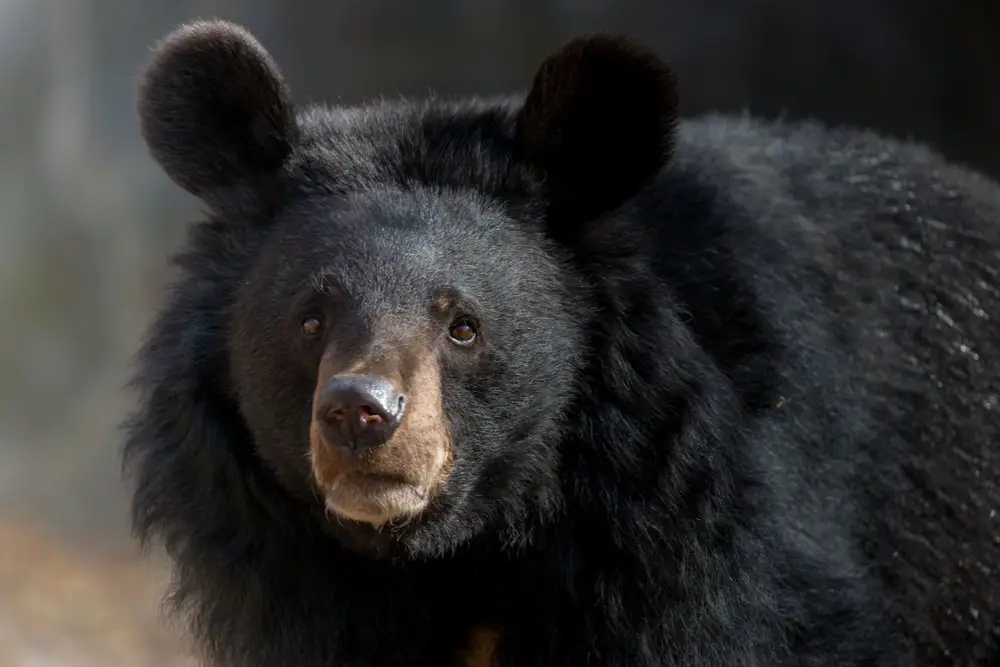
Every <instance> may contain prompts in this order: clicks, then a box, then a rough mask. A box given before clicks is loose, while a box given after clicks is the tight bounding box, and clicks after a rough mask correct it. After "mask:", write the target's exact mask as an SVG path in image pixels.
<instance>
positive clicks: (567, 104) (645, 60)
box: [515, 35, 677, 233]
mask: <svg viewBox="0 0 1000 667" xmlns="http://www.w3.org/2000/svg"><path fill="white" fill-rule="evenodd" d="M676 122H677V87H676V81H675V77H674V74H673V71H672V70H671V69H670V67H669V66H668V65H667V64H666V63H665V62H663V61H662V60H661V59H660V58H659V56H657V55H656V54H655V53H654V52H653V51H651V50H649V49H648V48H646V47H644V46H642V45H640V44H637V43H635V42H633V41H631V40H630V39H628V38H626V37H622V36H615V35H587V36H582V37H578V38H576V39H574V40H572V41H570V42H568V43H566V44H565V45H564V46H563V47H562V48H560V49H559V50H557V51H556V52H555V53H553V54H552V55H550V56H549V57H548V58H547V59H546V60H545V61H544V62H543V63H542V65H541V67H540V68H539V70H538V73H537V74H536V75H535V79H534V82H533V84H532V88H531V90H530V92H529V93H528V96H527V98H526V100H525V102H524V106H523V108H522V109H521V111H520V113H519V115H518V118H517V128H516V131H515V132H516V133H515V159H516V160H518V162H520V163H521V164H523V165H525V166H527V167H528V169H529V172H530V173H532V175H533V176H534V177H535V178H536V179H537V181H538V182H539V183H540V185H541V187H542V189H543V191H544V194H545V197H546V199H547V200H548V204H549V213H550V219H551V221H552V223H553V224H555V225H557V226H558V225H579V224H580V223H582V222H585V221H587V220H588V219H593V218H595V217H597V216H599V215H601V214H602V213H605V212H607V211H609V210H611V209H613V208H616V207H617V206H619V205H621V204H623V203H624V202H625V201H626V200H627V199H629V198H630V197H632V196H633V195H635V194H637V193H638V192H639V191H640V190H641V189H642V188H643V187H644V186H645V185H647V184H648V183H649V182H650V181H651V180H652V178H653V177H654V176H655V175H656V173H657V172H658V171H659V170H660V168H661V167H662V166H663V165H664V164H665V163H666V161H667V160H668V159H669V157H670V152H671V147H672V144H673V133H674V128H675V125H676ZM555 231H558V232H560V233H561V232H570V231H571V230H570V229H563V230H555Z"/></svg>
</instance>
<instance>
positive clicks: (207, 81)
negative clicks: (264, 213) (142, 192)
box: [138, 21, 298, 207]
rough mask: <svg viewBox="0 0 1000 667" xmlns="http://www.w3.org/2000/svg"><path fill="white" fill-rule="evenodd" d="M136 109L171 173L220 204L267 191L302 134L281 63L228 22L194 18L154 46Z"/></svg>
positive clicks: (157, 156) (144, 134) (145, 135)
mask: <svg viewBox="0 0 1000 667" xmlns="http://www.w3.org/2000/svg"><path fill="white" fill-rule="evenodd" d="M138 111H139V120H140V128H141V132H142V137H143V139H144V140H145V142H146V145H147V146H148V147H149V150H150V152H151V154H152V155H153V157H154V158H155V159H156V161H157V162H159V163H160V165H161V166H162V167H163V169H164V171H166V173H167V175H169V176H170V178H171V179H173V181H174V182H175V183H177V184H178V185H180V186H181V187H182V188H184V189H185V190H187V191H188V192H190V193H192V194H194V195H196V196H198V197H200V198H202V199H204V200H206V201H207V202H208V203H209V204H210V205H213V206H216V207H218V206H225V205H227V204H229V203H232V199H233V197H240V198H246V197H248V196H249V197H255V198H262V197H266V196H267V194H266V193H267V192H268V191H269V190H270V189H271V188H273V186H274V185H275V184H276V182H277V181H278V180H279V179H280V174H281V171H282V167H283V165H284V164H285V162H286V160H287V159H288V157H289V156H290V155H291V153H292V151H293V149H294V147H295V144H296V143H297V141H298V126H297V125H296V122H295V109H294V105H293V103H292V99H291V95H290V93H289V90H288V87H287V85H286V84H285V82H284V79H283V77H282V75H281V72H280V71H279V70H278V67H277V66H276V65H275V63H274V61H273V60H272V59H271V57H270V56H269V55H268V53H267V52H266V51H265V50H264V48H263V47H262V46H261V45H260V44H259V43H258V42H257V40H256V39H255V38H254V37H253V36H252V35H251V34H250V33H249V32H247V31H246V30H245V29H244V28H242V27H240V26H238V25H234V24H232V23H228V22H225V21H197V22H193V23H189V24H187V25H184V26H181V27H180V28H177V29H176V30H174V31H173V32H172V33H170V34H169V35H167V36H166V37H165V38H164V39H163V40H162V41H161V42H160V43H159V44H158V45H157V47H156V49H155V51H154V55H153V58H152V62H151V63H150V65H149V66H148V67H147V69H146V71H145V72H144V73H143V76H142V79H141V82H140V84H139V100H138ZM241 203H242V204H245V203H248V202H245V201H243V202H241ZM257 203H260V202H257Z"/></svg>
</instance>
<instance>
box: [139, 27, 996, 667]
mask: <svg viewBox="0 0 1000 667" xmlns="http://www.w3.org/2000/svg"><path fill="white" fill-rule="evenodd" d="M165 44H166V46H165V47H163V48H161V49H160V50H159V51H158V52H157V56H156V59H155V60H154V63H153V65H152V66H151V67H150V69H149V70H148V74H147V78H146V79H145V80H144V84H143V86H144V88H143V90H144V91H145V92H144V94H143V97H142V99H141V109H142V116H143V123H144V127H145V128H146V130H145V132H146V137H147V140H148V141H149V142H150V145H151V148H152V150H153V154H154V156H155V157H156V158H157V159H159V160H160V161H161V163H162V164H163V165H164V168H165V169H166V170H167V171H168V173H170V174H171V176H172V177H173V178H174V179H175V180H177V181H178V182H179V183H181V184H182V185H184V186H185V187H187V188H188V189H190V190H191V191H193V192H197V193H198V194H199V195H200V196H202V197H203V198H204V199H205V201H207V202H208V203H209V204H210V206H211V207H212V209H213V214H212V216H211V218H210V219H209V220H207V221H205V222H200V223H197V224H195V225H193V227H192V228H191V235H190V238H189V240H188V244H187V247H186V249H185V250H184V252H183V253H181V255H180V256H179V258H178V260H177V262H178V264H179V266H180V267H181V269H182V270H183V271H184V276H183V277H182V278H181V280H180V281H179V282H178V283H177V284H176V285H175V286H174V288H173V290H172V292H171V294H170V296H169V299H168V301H167V303H166V304H165V305H164V307H163V309H162V311H161V313H160V315H159V317H158V318H157V319H156V321H155V322H154V323H153V325H152V328H151V334H150V338H149V340H148V342H147V343H146V345H145V347H144V349H143V351H142V355H141V357H140V365H139V371H138V374H137V376H136V380H135V386H136V388H137V390H139V391H140V393H141V403H140V408H139V410H138V411H137V413H136V414H135V415H134V417H133V419H132V420H131V422H130V424H129V432H128V441H127V445H126V461H127V462H128V463H130V464H131V466H132V470H133V472H134V479H135V482H136V491H135V496H134V505H133V510H134V523H135V526H136V529H137V531H138V533H139V535H140V536H141V537H142V538H143V539H144V540H146V539H150V538H153V537H157V538H161V539H163V540H164V542H165V544H166V546H167V548H168V550H169V553H170V554H171V555H172V557H173V559H174V561H175V563H176V567H177V570H176V572H177V581H176V590H175V593H174V597H173V600H174V602H176V604H177V606H178V607H179V608H180V609H182V610H184V611H185V612H188V613H189V614H190V618H191V627H192V629H193V630H194V632H195V635H196V637H197V638H198V639H199V640H200V642H201V646H202V647H203V648H204V649H205V651H206V653H207V655H208V656H209V657H210V659H211V661H212V664H216V665H225V666H232V667H235V666H239V667H255V666H261V667H263V666H265V665H266V666H268V667H282V666H288V667H293V666H294V667H331V666H332V665H337V666H338V667H366V666H378V667H391V666H393V665H399V666H403V665H405V666H407V667H421V666H428V667H429V666H431V665H434V666H439V665H447V664H452V663H451V662H450V661H451V660H452V656H453V654H454V652H455V650H456V649H457V648H458V647H460V646H461V645H463V644H464V643H465V641H466V639H467V637H468V635H469V633H470V632H471V631H472V630H473V629H474V628H477V627H481V626H490V627H494V628H497V629H498V630H499V632H500V636H501V640H500V643H499V649H498V654H497V657H498V662H499V665H501V666H502V667H514V666H518V667H523V666H525V665H547V666H551V667H555V666H557V665H566V666H567V667H568V666H573V667H580V666H586V665H592V666H595V667H597V666H601V667H626V666H627V667H638V666H648V667H653V666H654V665H656V666H659V665H670V666H672V667H695V666H697V667H701V666H704V665H713V666H719V667H727V666H732V667H736V666H740V667H756V666H768V667H774V666H777V665H813V666H819V665H824V666H825V665H829V666H831V667H832V666H842V665H871V666H874V665H911V664H915V665H924V666H929V665H955V666H959V665H961V666H965V665H970V666H971V665H988V664H993V663H992V662H991V661H996V660H998V659H1000V622H998V614H1000V576H998V573H997V571H996V570H997V568H998V567H1000V482H998V478H1000V459H998V457H1000V454H998V449H997V447H996V445H995V443H996V442H997V441H998V439H1000V334H998V333H997V329H996V324H995V322H996V319H997V318H998V317H1000V222H998V221H1000V187H998V186H997V185H996V184H994V183H990V182H987V181H986V180H984V179H983V178H982V177H980V176H979V175H977V174H975V173H971V172H969V171H967V170H964V169H962V168H959V167H956V166H953V165H949V164H948V163H946V162H945V161H943V160H942V159H941V158H940V157H939V156H937V155H935V154H933V153H932V152H929V151H927V150H925V149H924V148H921V147H918V146H913V145H906V144H901V143H897V142H894V141H890V140H886V139H884V138H881V137H878V136H875V135H873V134H869V133H865V132H861V131H852V130H828V129H823V128H820V127H818V126H814V125H809V124H803V125H795V126H789V125H782V124H763V123H759V122H755V121H751V120H747V119H743V120H737V119H726V118H720V117H709V118H704V119H699V120H689V121H685V122H683V123H681V124H679V125H678V126H677V127H676V128H675V121H676V119H675V117H674V114H675V108H676V104H675V101H676V100H675V95H676V93H675V91H674V83H673V79H672V76H671V75H670V74H669V70H668V69H667V68H666V67H665V66H664V65H663V64H662V63H661V62H660V61H659V60H658V59H656V58H654V57H652V56H651V54H648V53H646V52H645V51H643V50H642V49H641V48H640V47H637V46H634V45H631V44H630V43H629V42H628V41H627V40H622V39H612V38H607V37H595V38H591V39H589V40H580V41H576V42H573V43H571V44H570V45H569V46H567V47H566V50H562V51H560V52H558V53H557V54H556V55H554V56H553V58H551V59H550V60H549V61H548V63H547V65H546V66H545V67H543V71H542V72H541V73H540V74H539V76H538V78H536V82H535V86H534V88H533V89H532V90H531V92H529V93H528V95H527V97H526V98H525V99H526V100H527V102H526V103H522V102H521V100H520V99H519V98H510V99H497V100H471V101H458V102H446V101H440V100H428V101H424V102H405V101H386V102H381V103H378V104H372V105H369V106H366V107H362V108H323V107H312V108H307V109H301V110H299V111H298V112H297V115H296V116H295V117H294V119H293V117H292V116H291V115H290V113H288V109H290V108H291V107H290V106H289V104H290V103H289V102H288V99H289V98H288V95H287V92H286V90H285V87H284V84H283V83H282V82H281V79H280V76H279V74H278V73H277V69H276V68H275V67H274V66H273V65H272V64H271V62H270V60H269V59H268V57H267V56H266V54H265V53H264V52H263V50H262V49H260V48H259V47H258V46H257V45H256V44H255V43H254V42H252V41H251V38H250V37H249V36H247V35H246V33H244V32H242V31H240V30H239V29H238V28H235V27H233V26H230V25H227V24H224V23H212V24H199V25H197V26H195V27H188V28H183V29H181V31H180V32H178V33H176V34H175V35H174V36H173V37H171V38H169V39H168V40H167V41H166V42H165ZM223 73H224V75H223ZM220 76H221V77H222V78H219V77H220ZM220 95H221V97H220ZM612 97H613V98H614V99H617V100H619V101H621V105H620V106H615V105H614V104H611V103H609V101H613V100H611V98H612ZM233 122H235V124H232V123H233ZM605 186H606V187H605ZM316 287H319V288H321V289H316ZM435 287H449V288H452V289H454V290H457V291H458V292H459V293H461V294H462V295H464V297H465V298H467V300H468V307H469V308H470V309H472V310H474V311H475V313H476V315H477V316H478V317H479V318H480V320H481V321H482V322H483V327H484V330H483V344H482V345H481V346H480V347H479V348H478V351H476V352H475V353H470V354H464V353H463V354H459V353H457V352H449V351H446V350H445V349H444V348H442V349H441V351H440V359H441V364H442V367H443V368H444V369H445V376H444V380H443V387H442V389H443V391H444V401H445V407H446V408H447V412H448V416H449V419H451V420H452V425H451V426H452V431H453V434H454V440H455V470H454V473H453V474H452V476H451V478H450V480H449V483H448V485H447V487H446V489H445V490H444V492H443V493H442V495H441V496H440V497H439V498H438V499H437V500H436V501H435V503H434V504H433V505H432V506H431V509H430V510H429V511H428V513H427V515H426V516H424V517H421V518H420V519H419V520H417V521H414V522H411V523H410V524H407V525H404V526H395V527H392V528H389V529H385V530H383V531H382V532H377V531H375V530H374V529H366V528H364V527H362V526H359V525H355V524H350V525H346V524H344V523H342V522H338V521H336V520H331V519H328V518H327V517H325V516H324V513H323V508H322V505H321V504H320V502H319V501H318V500H316V497H315V495H314V489H313V488H312V486H311V481H310V479H309V469H308V464H307V462H306V461H305V452H306V449H307V433H306V428H307V424H308V413H309V409H310V405H309V403H310V398H311V391H312V383H313V382H314V378H315V358H314V357H312V356H311V355H313V354H314V352H313V351H311V349H309V347H308V346H306V345H303V344H302V343H301V342H300V341H299V339H298V338H297V337H296V329H295V322H296V317H297V316H298V315H299V313H300V312H301V309H302V308H303V307H304V304H305V303H306V302H309V303H310V304H311V307H312V306H315V304H316V303H317V302H319V303H320V304H321V305H320V306H319V307H322V308H326V309H328V311H329V312H330V313H332V314H333V315H334V316H335V318H334V319H335V321H338V322H344V323H347V324H344V326H348V324H349V326H350V327H352V328H351V331H353V332H356V334H355V335H356V336H357V337H358V338H357V342H358V344H359V345H375V344H392V342H393V341H396V342H398V341H399V340H400V339H401V337H402V338H405V337H406V336H407V335H411V332H412V331H416V328H419V327H427V326H432V325H433V323H432V322H430V321H429V320H428V319H427V318H426V316H425V313H424V311H423V310H422V308H423V300H424V299H425V298H426V296H427V294H428V291H429V290H430V289H431V288H435ZM401 322H403V323H409V324H406V325H403V324H400V323H401ZM408 327H412V329H411V328H408ZM413 335H415V334H413Z"/></svg>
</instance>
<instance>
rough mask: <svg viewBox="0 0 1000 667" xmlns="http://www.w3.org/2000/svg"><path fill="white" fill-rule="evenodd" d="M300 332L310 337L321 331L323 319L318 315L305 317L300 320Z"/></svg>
mask: <svg viewBox="0 0 1000 667" xmlns="http://www.w3.org/2000/svg"><path fill="white" fill-rule="evenodd" d="M302 333H303V334H305V335H306V336H309V337H310V338H312V337H313V336H318V335H320V334H321V333H323V321H322V320H320V319H319V318H318V317H307V318H306V319H304V320H302Z"/></svg>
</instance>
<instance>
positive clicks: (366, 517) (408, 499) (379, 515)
mask: <svg viewBox="0 0 1000 667" xmlns="http://www.w3.org/2000/svg"><path fill="white" fill-rule="evenodd" d="M429 500H430V498H429V493H428V491H427V489H426V488H421V487H417V486H414V485H412V484H405V483H402V482H394V481H386V480H381V479H378V478H371V477H360V476H358V477H355V476H351V477H346V478H341V480H339V481H338V482H337V483H336V484H334V485H333V486H332V487H331V488H330V489H329V490H327V492H326V508H327V509H328V510H329V511H330V512H332V513H333V514H335V515H336V516H339V517H343V518H345V519H350V520H351V521H357V522H359V523H368V524H371V525H373V526H382V525H385V524H388V523H392V522H394V521H405V520H407V519H411V518H413V517H414V516H416V515H418V514H420V512H422V511H423V510H424V509H425V508H426V507H427V505H428V503H429Z"/></svg>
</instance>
